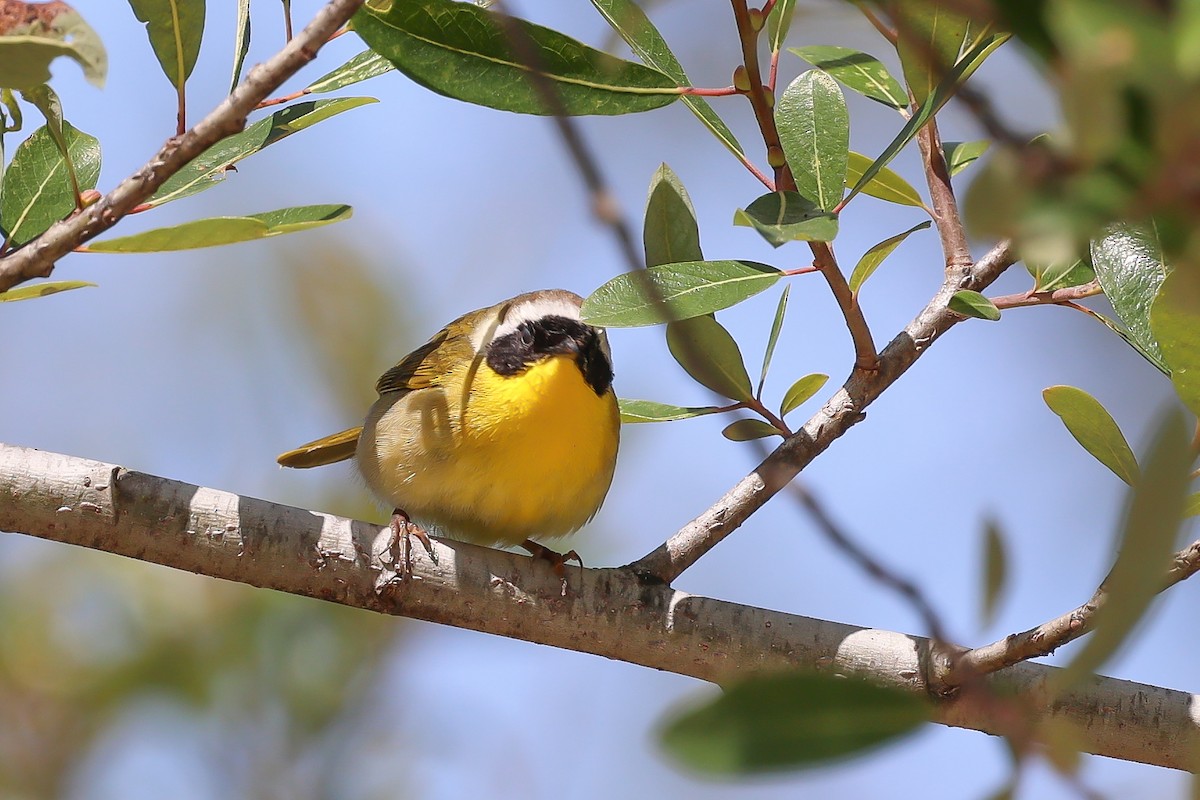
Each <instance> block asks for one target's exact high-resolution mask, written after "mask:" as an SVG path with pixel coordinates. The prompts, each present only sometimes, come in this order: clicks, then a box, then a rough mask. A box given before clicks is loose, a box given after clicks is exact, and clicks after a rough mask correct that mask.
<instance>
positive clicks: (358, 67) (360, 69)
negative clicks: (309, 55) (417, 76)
mask: <svg viewBox="0 0 1200 800" xmlns="http://www.w3.org/2000/svg"><path fill="white" fill-rule="evenodd" d="M394 69H395V67H393V66H392V63H391V62H390V61H388V60H387V59H386V58H384V57H383V56H381V55H379V53H376V52H375V51H374V50H364V51H362V52H361V53H359V54H358V55H356V56H354V57H353V58H351V59H350V60H349V61H347V62H346V63H345V64H342V65H341V66H340V67H338V68H337V69H334V70H331V71H330V72H327V73H325V74H324V75H322V76H321V77H319V78H317V79H316V80H315V81H313V82H312V83H310V84H309V85H308V86H307V87H305V88H306V91H309V92H312V93H314V94H324V93H325V92H336V91H337V90H338V89H345V88H346V87H347V86H351V85H353V84H355V83H360V82H362V81H365V80H369V79H371V78H375V77H378V76H379V75H383V74H384V73H387V72H391V71H392V70H394Z"/></svg>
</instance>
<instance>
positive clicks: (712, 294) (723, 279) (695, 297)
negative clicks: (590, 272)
mask: <svg viewBox="0 0 1200 800" xmlns="http://www.w3.org/2000/svg"><path fill="white" fill-rule="evenodd" d="M782 276H783V273H782V272H780V271H779V270H777V269H775V268H774V267H771V266H768V265H766V264H758V263H755V262H753V261H685V262H682V263H679V264H664V265H662V266H658V267H650V268H649V269H644V270H638V271H637V272H627V273H625V274H624V275H618V276H617V277H615V278H613V279H612V280H610V281H608V282H607V283H605V284H604V285H602V286H601V287H600V288H598V289H596V291H594V292H592V293H591V294H590V295H588V297H587V299H586V300H584V301H583V308H582V314H583V319H584V321H586V322H588V323H589V324H591V325H597V326H599V327H612V328H633V327H637V326H639V325H657V324H658V323H660V322H671V321H673V320H680V319H687V318H689V317H697V316H700V315H701V314H710V313H712V312H714V311H720V310H721V309H723V308H729V307H730V306H732V305H736V304H738V303H740V302H742V301H743V300H745V299H746V298H748V297H753V296H754V295H756V294H758V293H759V292H762V291H765V290H767V289H769V288H770V287H771V286H772V285H774V283H775V282H776V281H777V280H779V279H780V278H781V277H782Z"/></svg>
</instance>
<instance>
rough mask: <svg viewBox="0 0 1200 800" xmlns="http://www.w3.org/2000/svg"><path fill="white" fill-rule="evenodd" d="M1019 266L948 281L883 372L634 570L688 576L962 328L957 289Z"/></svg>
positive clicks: (1001, 250) (995, 259) (984, 265)
mask: <svg viewBox="0 0 1200 800" xmlns="http://www.w3.org/2000/svg"><path fill="white" fill-rule="evenodd" d="M1013 263H1014V256H1013V253H1012V250H1011V246H1010V243H1009V242H1007V241H1005V242H1001V243H1000V244H998V245H996V246H995V247H994V248H992V250H991V252H989V253H988V254H987V255H985V256H984V257H983V258H981V259H979V261H978V262H976V263H975V265H974V266H973V267H972V268H971V269H969V270H967V271H966V272H965V273H964V274H963V275H962V276H960V277H959V279H957V280H954V281H946V282H945V283H944V284H943V286H942V288H941V290H940V291H939V292H938V293H937V294H936V295H934V297H933V299H932V300H930V301H929V304H928V305H926V306H925V308H924V309H922V310H921V312H920V313H919V314H918V315H917V316H916V318H915V319H913V321H912V322H910V323H909V324H908V325H907V326H906V327H905V329H904V330H903V331H901V332H900V333H899V334H898V335H897V336H896V338H894V339H893V340H892V341H891V343H890V344H889V345H888V346H887V347H886V348H884V351H883V352H882V353H881V354H880V356H879V369H877V370H875V371H873V372H864V371H862V370H857V369H856V370H854V371H853V372H851V374H850V377H849V378H848V379H847V380H846V383H845V384H843V386H842V388H841V389H840V390H838V392H837V393H836V394H834V395H833V397H831V398H830V399H829V400H828V401H826V403H825V405H824V406H823V407H822V408H821V409H820V410H819V411H817V413H816V414H814V415H813V417H812V418H811V419H809V420H808V422H806V423H804V426H803V427H802V428H800V430H798V431H797V432H796V433H795V435H793V436H790V437H788V439H787V440H785V441H784V442H783V444H781V445H780V446H779V447H777V448H776V449H775V450H774V452H772V453H771V455H769V456H768V457H767V458H766V459H765V460H763V462H762V463H761V464H759V465H758V467H757V468H755V470H754V471H753V472H751V473H750V474H749V475H747V476H746V477H745V478H743V479H742V480H741V481H739V482H738V484H737V485H736V486H734V487H733V488H732V489H730V490H729V491H728V492H726V493H725V495H724V496H723V497H721V499H719V500H718V501H717V502H716V503H715V504H713V505H712V506H711V507H710V508H709V509H708V510H707V511H705V512H704V513H703V514H701V515H700V516H698V517H696V518H695V519H694V520H692V521H691V522H689V523H688V524H687V525H685V526H684V527H683V528H681V529H680V530H679V531H678V532H676V533H675V534H674V535H673V536H672V537H671V538H670V539H668V540H667V541H666V542H664V543H663V544H662V545H660V546H659V547H657V548H655V550H654V551H653V552H651V553H649V554H647V555H646V556H644V557H643V558H641V559H639V560H638V561H635V562H634V563H632V564H630V565H629V566H630V568H632V569H633V570H635V571H637V572H638V573H640V574H642V575H644V576H646V577H647V578H649V579H654V580H657V581H661V582H663V583H668V584H669V583H671V582H672V581H674V580H675V579H676V578H678V577H679V576H680V575H681V574H682V573H683V572H684V570H686V569H687V568H688V567H690V566H691V565H692V564H694V563H696V562H697V561H698V560H699V559H700V558H701V557H702V556H703V555H704V554H705V553H707V552H708V551H709V550H711V549H712V548H713V547H715V546H716V545H717V544H718V543H720V542H721V540H722V539H724V538H725V537H726V536H728V535H729V534H730V533H732V532H733V531H735V530H737V528H738V527H739V526H740V525H741V524H742V523H743V522H745V521H746V519H748V518H749V517H750V515H751V514H753V513H754V512H755V511H757V510H758V509H759V508H761V507H762V506H763V505H764V504H765V503H766V502H767V501H768V500H770V499H771V498H772V497H774V496H775V494H776V493H777V492H779V490H780V489H782V488H783V487H784V486H786V485H787V484H788V483H790V482H791V480H792V479H793V478H795V477H796V475H798V474H799V473H800V471H801V470H802V469H804V468H805V467H806V466H808V464H809V463H810V462H811V461H812V460H813V459H814V458H816V457H817V456H818V455H820V454H821V453H822V452H824V451H825V449H826V448H827V447H829V445H830V444H832V443H833V442H834V440H836V439H837V438H838V437H840V436H841V435H842V434H844V433H845V432H846V431H848V430H850V428H851V426H853V425H854V424H855V423H857V422H859V421H860V420H861V419H863V417H864V416H865V414H866V409H867V406H869V405H870V404H871V403H872V402H873V401H874V400H875V399H876V398H877V397H879V395H880V394H882V393H883V392H884V390H886V389H887V388H888V387H889V386H891V385H892V384H893V383H895V382H896V380H897V379H898V378H899V377H900V376H901V375H903V374H904V372H905V371H906V370H907V369H908V368H909V367H911V366H912V365H913V363H914V362H916V360H917V359H918V358H919V357H920V356H921V354H922V353H924V352H925V350H926V349H928V348H929V346H930V345H931V344H933V342H934V341H935V340H936V339H937V338H938V337H939V336H941V335H942V334H943V333H945V332H946V331H948V330H950V328H952V327H953V326H954V325H956V324H958V323H959V322H961V321H962V320H963V317H960V316H958V315H957V314H955V313H954V312H952V311H950V310H948V309H947V307H946V304H947V303H948V302H949V300H950V298H951V296H953V295H954V293H955V292H956V291H958V290H959V289H964V288H965V289H974V290H976V291H979V290H981V289H984V288H986V287H987V286H989V285H991V283H992V282H993V281H995V280H996V278H998V277H1000V274H1001V273H1002V272H1004V270H1006V269H1007V268H1008V267H1009V266H1011V265H1012V264H1013Z"/></svg>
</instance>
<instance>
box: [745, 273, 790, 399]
mask: <svg viewBox="0 0 1200 800" xmlns="http://www.w3.org/2000/svg"><path fill="white" fill-rule="evenodd" d="M791 291H792V285H791V284H790V283H789V284H787V285H786V286H784V287H783V291H782V292H780V294H779V304H778V305H777V306H775V319H774V321H772V322H771V334H770V335H769V336H768V337H767V349H766V351H765V352H764V353H763V363H762V373H760V375H759V378H758V389H757V390H756V391H755V392H754V396H755V397H759V398H761V397H762V390H763V384H764V383H766V382H767V370H769V369H770V368H771V358H772V357H773V356H774V355H775V344H776V343H777V342H778V341H779V332H780V331H782V330H783V317H784V315H785V314H787V302H788V293H789V292H791Z"/></svg>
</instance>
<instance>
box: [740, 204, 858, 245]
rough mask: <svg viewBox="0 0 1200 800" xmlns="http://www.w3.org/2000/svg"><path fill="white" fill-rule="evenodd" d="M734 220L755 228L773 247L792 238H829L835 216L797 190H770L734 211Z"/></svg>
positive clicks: (834, 231)
mask: <svg viewBox="0 0 1200 800" xmlns="http://www.w3.org/2000/svg"><path fill="white" fill-rule="evenodd" d="M733 224H734V225H742V226H745V227H751V228H754V230H756V231H758V233H759V235H760V236H762V237H763V238H764V239H766V240H767V241H768V242H770V243H771V246H772V247H779V246H780V245H783V244H786V243H788V242H794V241H806V242H831V241H833V240H834V238H835V237H836V236H837V232H838V219H837V216H835V215H833V214H830V213H829V212H827V211H822V210H820V209H819V208H816V207H814V206H813V204H812V203H811V202H809V200H808V198H806V197H804V196H802V195H800V194H797V193H796V192H771V193H769V194H764V195H763V196H762V197H759V198H757V199H755V201H754V202H753V203H751V204H750V205H748V206H746V208H745V209H741V208H739V209H738V210H737V211H735V212H733Z"/></svg>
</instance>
